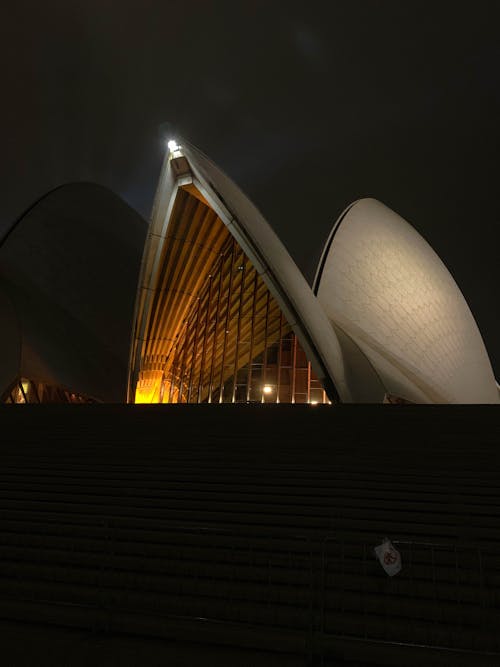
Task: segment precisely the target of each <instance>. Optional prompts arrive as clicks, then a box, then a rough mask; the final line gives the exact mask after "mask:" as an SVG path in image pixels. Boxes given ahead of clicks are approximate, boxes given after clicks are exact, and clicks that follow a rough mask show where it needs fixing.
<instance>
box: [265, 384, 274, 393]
mask: <svg viewBox="0 0 500 667" xmlns="http://www.w3.org/2000/svg"><path fill="white" fill-rule="evenodd" d="M262 391H263V392H264V394H272V392H273V388H272V386H271V385H270V384H265V385H264V386H263V387H262Z"/></svg>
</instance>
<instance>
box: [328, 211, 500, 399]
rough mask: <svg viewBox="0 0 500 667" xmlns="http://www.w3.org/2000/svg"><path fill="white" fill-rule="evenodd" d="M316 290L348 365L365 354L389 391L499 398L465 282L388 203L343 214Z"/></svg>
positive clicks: (412, 396) (418, 396) (359, 389)
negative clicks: (464, 292)
mask: <svg viewBox="0 0 500 667" xmlns="http://www.w3.org/2000/svg"><path fill="white" fill-rule="evenodd" d="M315 292H316V294H317V297H318V300H319V302H320V303H321V305H322V306H323V308H324V310H325V311H326V314H327V316H328V318H329V319H330V321H331V322H332V323H333V324H334V325H335V328H336V330H337V331H338V330H339V329H340V331H342V332H343V333H344V334H345V336H346V337H347V338H346V340H347V339H350V344H349V348H350V349H349V351H348V352H347V351H346V347H345V346H343V349H344V357H345V363H346V366H347V367H349V365H350V364H351V363H355V359H354V357H356V356H358V357H359V355H364V356H365V357H366V359H367V360H368V361H369V362H370V364H371V366H372V368H373V369H374V370H375V372H376V373H377V375H378V377H379V378H380V381H381V385H382V386H383V387H384V390H385V391H386V392H387V393H392V394H395V395H397V396H400V397H402V398H405V399H407V400H411V401H415V402H433V403H498V402H499V397H498V390H497V387H496V382H495V379H494V376H493V371H492V368H491V364H490V361H489V358H488V354H487V352H486V349H485V346H484V343H483V340H482V338H481V334H480V332H479V329H478V327H477V325H476V322H475V320H474V318H473V316H472V313H471V311H470V309H469V307H468V305H467V303H466V301H465V299H464V297H463V295H462V293H461V292H460V289H459V288H458V286H457V284H456V283H455V281H454V280H453V278H452V276H451V275H450V273H449V271H448V270H447V268H446V267H445V265H444V264H443V262H442V261H441V260H440V259H439V257H438V256H437V254H436V253H435V252H434V251H433V250H432V248H431V247H430V246H429V244H428V243H427V242H426V241H425V240H424V239H423V238H422V237H421V236H420V235H419V234H418V233H417V232H416V230H415V229H414V228H413V227H411V226H410V225H409V224H408V223H407V222H406V221H405V220H403V218H401V217H400V216H399V215H397V214H396V213H394V212H393V211H391V210H390V209H389V208H387V207H386V206H385V205H384V204H382V203H380V202H378V201H376V200H375V199H362V200H359V201H358V202H356V203H355V204H353V205H352V206H351V207H349V208H348V209H347V210H346V212H345V213H344V214H343V216H341V219H340V220H339V223H338V224H337V225H336V227H335V228H334V230H333V231H332V235H331V237H330V239H329V241H328V243H327V246H326V247H325V251H324V253H323V257H322V260H321V262H320V266H319V269H318V274H317V276H316V282H315ZM358 362H359V359H358ZM362 381H363V378H362V376H359V377H357V378H356V380H355V382H357V383H358V385H359V384H360V383H361V382H362ZM350 388H351V390H352V392H353V398H354V400H356V396H357V395H360V393H362V387H361V386H353V385H352V380H351V387H350ZM371 398H372V399H373V400H380V396H375V395H374V396H373V397H371Z"/></svg>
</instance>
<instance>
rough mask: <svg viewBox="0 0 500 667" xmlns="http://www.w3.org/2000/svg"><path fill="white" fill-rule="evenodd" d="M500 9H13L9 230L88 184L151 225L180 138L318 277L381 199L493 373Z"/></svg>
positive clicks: (6, 25) (4, 209)
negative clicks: (476, 337)
mask: <svg viewBox="0 0 500 667" xmlns="http://www.w3.org/2000/svg"><path fill="white" fill-rule="evenodd" d="M499 10H500V3H499V2H497V1H496V0H494V1H491V2H485V1H479V0H475V1H474V2H462V3H460V5H459V4H458V3H456V2H447V1H442V0H434V1H428V2H427V1H424V0H420V1H417V0H339V1H335V0H331V1H327V0H324V1H323V2H314V1H309V2H300V3H296V2H284V1H276V0H267V2H260V1H256V0H252V1H247V0H233V1H232V2H216V1H210V0H203V1H202V0H191V1H190V2H187V1H186V2H180V1H179V2H168V1H166V0H163V1H152V0H137V1H135V2H131V1H130V0H121V1H119V0H114V1H110V0H85V2H83V1H79V2H74V1H73V2H71V1H70V2H68V1H67V0H66V1H65V2H54V1H52V2H51V1H50V0H49V1H48V2H34V1H32V2H25V1H23V0H20V1H19V2H16V3H10V6H6V5H5V4H4V9H3V16H2V21H1V28H0V44H1V46H0V49H1V51H2V84H1V90H2V93H3V95H2V103H1V107H0V118H1V132H2V143H1V146H2V160H1V169H2V174H1V175H2V198H1V205H0V206H1V208H0V216H1V217H0V232H2V233H4V232H5V231H6V230H7V229H9V227H10V226H11V225H12V224H13V222H14V221H15V220H16V219H17V218H18V217H19V216H20V215H21V213H22V212H23V211H24V210H25V209H26V208H27V207H28V206H29V205H30V204H31V203H33V201H34V200H36V199H37V198H38V197H40V196H41V195H43V194H44V193H45V192H47V191H48V190H50V189H51V188H53V187H55V186H57V185H60V184H62V183H66V182H70V181H79V180H86V181H94V182H97V183H100V184H103V185H105V186H107V187H109V188H111V189H112V190H113V191H115V192H116V193H117V194H119V195H120V196H122V197H123V198H124V199H125V200H126V201H127V202H128V203H129V204H130V205H131V206H133V207H134V208H135V209H137V210H138V211H139V212H140V213H141V214H143V215H144V216H145V217H148V215H149V211H150V208H151V203H152V198H153V194H154V190H155V187H156V183H157V179H158V172H159V168H160V164H161V161H162V158H163V152H164V150H165V140H166V139H167V138H169V135H171V134H172V133H176V132H177V133H180V134H181V135H183V136H185V137H186V138H187V139H189V141H191V142H192V143H194V144H195V145H197V146H198V147H199V148H201V149H202V150H203V151H204V152H205V153H207V154H208V155H209V156H210V157H211V158H212V159H213V160H214V161H215V162H216V163H217V164H219V165H220V166H221V167H222V168H223V169H224V170H225V171H227V172H228V174H229V175H230V176H231V177H232V178H233V179H234V180H236V182H238V183H239V185H240V186H242V188H243V189H244V190H245V191H246V193H247V194H248V195H249V196H250V198H251V199H253V200H254V201H255V203H256V204H257V205H258V206H259V207H260V208H261V210H262V212H263V213H264V215H265V216H266V217H267V219H268V220H269V222H270V223H271V225H272V226H273V228H274V229H275V231H276V232H277V233H278V235H279V236H280V237H281V239H282V240H283V241H284V243H285V244H286V245H287V247H288V249H289V250H290V252H291V254H292V255H293V257H294V259H295V260H296V262H297V263H298V265H299V266H300V268H301V269H302V270H303V272H304V273H305V275H306V277H307V278H308V279H309V280H311V279H312V276H313V274H314V269H315V267H316V263H317V261H318V258H319V254H320V252H321V248H322V245H323V243H324V241H325V239H326V236H327V234H328V232H329V229H330V228H331V225H332V224H333V222H334V221H335V219H336V218H337V216H338V215H339V213H340V212H341V211H342V210H343V209H344V208H345V206H346V205H347V204H349V203H351V202H352V201H353V200H355V199H357V198H359V197H363V196H373V197H376V198H377V199H380V200H381V201H383V202H384V203H385V204H387V205H388V206H389V207H391V208H393V209H394V210H395V211H397V212H398V213H399V214H401V215H402V216H403V217H405V218H406V219H407V220H408V221H409V222H411V223H412V224H413V225H414V226H415V228H416V229H417V230H418V231H419V232H420V233H421V234H422V235H423V236H424V237H425V238H426V239H427V240H428V241H429V242H430V244H431V245H432V247H433V248H434V249H435V250H436V252H437V253H438V254H439V255H440V257H441V258H442V259H443V261H444V262H445V264H446V265H447V266H448V268H449V270H450V271H451V273H452V274H453V276H454V278H455V280H456V281H457V283H458V284H459V286H460V288H461V289H462V292H463V293H464V295H465V297H466V299H467V301H468V303H469V305H470V307H471V310H472V312H473V314H474V316H475V318H476V321H477V322H478V325H479V328H480V330H481V333H482V335H483V337H484V339H485V342H486V346H487V349H488V352H489V355H490V358H491V360H492V364H493V366H494V370H495V373H496V376H497V378H499V377H500V314H499V308H498V303H499V298H498V290H499V285H498V274H499V269H498V261H497V255H498V248H499V245H500V211H499V206H498V194H497V191H498V183H499V171H500V170H499V167H498V164H499V154H498V148H499V144H500V123H499V120H500V114H499V111H500V40H499V28H498V26H499V20H498V19H499V18H500V11H499Z"/></svg>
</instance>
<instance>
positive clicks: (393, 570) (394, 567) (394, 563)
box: [375, 537, 401, 577]
mask: <svg viewBox="0 0 500 667" xmlns="http://www.w3.org/2000/svg"><path fill="white" fill-rule="evenodd" d="M375 555H376V556H377V558H378V560H379V563H380V565H382V567H383V568H384V570H385V571H386V572H387V574H388V575H389V576H390V577H393V576H394V575H395V574H397V573H398V572H400V571H401V554H400V553H399V551H398V550H397V549H395V548H394V547H393V546H392V542H391V541H390V539H389V538H388V537H386V538H385V539H384V541H383V542H382V544H379V545H378V547H375Z"/></svg>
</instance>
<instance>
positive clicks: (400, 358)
mask: <svg viewBox="0 0 500 667" xmlns="http://www.w3.org/2000/svg"><path fill="white" fill-rule="evenodd" d="M26 267H29V269H27V268H26ZM0 272H1V282H0V310H1V311H2V316H3V322H4V327H3V331H2V334H1V336H2V340H1V341H0V343H1V349H2V350H3V351H4V355H5V359H4V364H3V367H2V369H1V371H0V390H1V391H2V392H3V400H4V401H6V402H31V401H34V402H46V401H58V402H60V401H64V402H66V401H67V402H82V401H88V400H95V401H125V400H127V401H128V402H131V403H132V402H137V403H200V402H202V403H235V402H238V403H240V402H243V403H247V402H261V403H269V402H274V403H276V402H279V403H310V404H316V403H334V402H339V401H341V402H383V401H385V402H414V403H478V402H479V403H495V402H498V400H499V396H498V388H497V385H496V383H495V379H494V377H493V372H492V369H491V365H490V362H489V359H488V356H487V353H486V350H485V348H484V344H483V342H482V339H481V336H480V333H479V331H478V329H477V326H476V324H475V321H474V318H473V317H472V314H471V313H470V310H469V308H468V306H467V304H466V302H465V300H464V298H463V296H462V294H461V292H460V290H459V289H458V287H457V286H456V284H455V282H454V281H453V278H452V277H451V275H450V274H449V272H448V271H447V269H446V267H444V265H443V264H442V262H441V261H440V260H439V258H438V257H437V255H436V254H435V253H434V252H433V251H432V249H431V248H430V246H429V245H428V244H427V243H426V242H425V241H424V240H423V239H422V238H421V237H420V236H419V235H418V233H417V232H416V231H415V230H414V229H413V228H412V227H411V226H410V225H408V223H406V222H405V221H404V220H402V218H400V217H399V216H397V214H395V213H394V212H392V211H390V209H388V208H387V207H385V206H384V205H383V204H380V203H379V202H376V201H375V200H370V199H366V200H360V201H359V202H356V203H354V204H353V205H351V206H350V207H349V208H348V209H347V210H346V211H345V213H344V214H343V215H342V216H341V218H340V219H339V221H338V222H337V223H336V225H335V226H334V228H333V230H332V233H331V235H330V237H329V239H328V241H327V243H326V245H325V250H324V252H323V255H322V258H321V260H320V263H319V267H318V271H317V275H316V280H315V284H314V286H313V289H311V288H310V287H309V285H308V284H307V282H306V281H305V279H304V277H303V276H302V274H301V272H300V271H299V269H298V268H297V266H296V265H295V263H294V262H293V260H292V259H291V257H290V255H289V254H288V252H287V251H286V249H285V248H284V246H283V244H282V243H281V242H280V240H279V239H278V238H277V236H276V235H275V234H274V232H273V231H272V229H271V227H270V226H269V224H268V223H267V222H266V220H264V218H263V217H262V215H261V213H260V212H259V211H258V209H257V208H256V207H255V206H254V205H253V204H252V203H251V202H250V201H249V200H248V198H247V197H246V196H245V195H244V194H243V193H242V192H241V190H239V189H238V188H237V186H236V185H235V184H234V183H233V182H232V181H231V180H230V179H229V178H228V177H227V176H226V175H225V174H223V173H222V172H221V171H220V170H219V169H218V168H217V167H216V166H215V165H214V164H213V163H212V162H211V161H210V160H209V159H208V158H206V156H204V155H203V154H202V153H200V152H199V151H198V150H197V149H196V148H194V147H192V146H190V145H188V144H185V145H184V144H183V146H182V147H181V146H178V145H177V144H176V143H175V142H171V143H170V144H169V152H168V155H167V157H166V159H165V162H164V165H163V168H162V172H161V175H160V180H159V185H158V189H157V194H156V198H155V202H154V206H153V212H152V216H151V222H150V224H149V225H146V223H145V222H144V221H143V220H142V219H141V218H140V216H138V215H137V214H135V213H134V212H133V211H132V210H131V209H129V208H128V207H127V206H126V205H125V204H124V203H123V202H122V201H121V200H119V199H118V198H117V197H115V196H114V195H112V194H111V193H109V192H108V191H105V190H104V188H99V187H98V186H93V185H90V184H76V185H71V186H64V187H62V188H60V189H59V190H57V191H54V192H52V193H49V195H47V197H45V198H44V199H42V200H41V201H40V202H39V203H37V205H35V206H34V207H32V209H30V211H28V212H27V213H26V214H25V216H23V218H22V219H21V220H20V221H19V223H18V224H17V225H16V226H15V227H14V228H13V230H12V231H11V233H10V234H9V236H8V237H7V239H6V240H4V242H3V244H2V246H1V247H0Z"/></svg>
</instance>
